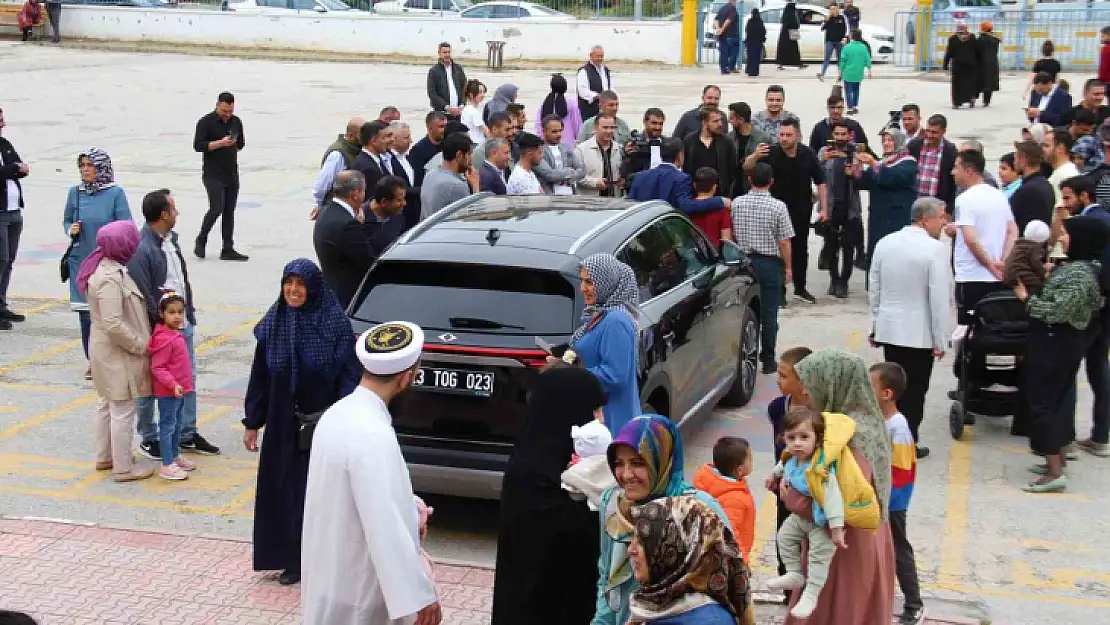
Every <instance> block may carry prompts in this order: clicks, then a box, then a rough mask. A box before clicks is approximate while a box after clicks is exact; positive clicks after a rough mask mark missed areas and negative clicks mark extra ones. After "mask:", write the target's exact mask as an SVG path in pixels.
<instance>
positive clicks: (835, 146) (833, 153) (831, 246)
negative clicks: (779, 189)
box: [817, 121, 863, 299]
mask: <svg viewBox="0 0 1110 625" xmlns="http://www.w3.org/2000/svg"><path fill="white" fill-rule="evenodd" d="M859 147H861V146H860V144H857V143H854V142H853V141H852V136H851V130H850V129H849V128H848V125H847V124H845V123H844V122H842V121H841V122H834V123H833V125H832V139H830V140H829V142H828V144H827V145H826V146H825V147H823V148H821V151H820V152H818V153H817V160H818V161H819V162H820V163H821V165H822V166H823V167H824V170H825V180H826V182H827V184H828V185H829V186H828V189H829V191H828V204H829V207H830V209H829V218H828V220H827V221H826V222H825V224H824V225H823V227H822V228H821V229H822V230H824V232H820V231H819V232H818V234H821V235H822V236H823V237H824V238H825V249H826V250H828V251H827V252H825V253H827V254H828V258H827V260H828V267H829V278H830V280H829V292H828V293H829V295H832V296H833V297H837V298H840V299H844V298H846V297H848V280H849V279H850V278H851V277H852V263H853V261H854V260H855V253H856V247H857V246H858V245H859V244H860V243H861V242H862V241H863V220H862V214H863V210H862V206H861V205H860V199H859V188H858V185H857V184H856V179H855V172H854V170H853V166H854V165H855V163H856V160H857V154H856V152H857V148H859ZM860 151H861V152H862V149H861V150H860ZM838 256H839V259H840V265H839V266H838V265H837V258H838Z"/></svg>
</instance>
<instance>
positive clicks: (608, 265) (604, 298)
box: [570, 254, 642, 345]
mask: <svg viewBox="0 0 1110 625" xmlns="http://www.w3.org/2000/svg"><path fill="white" fill-rule="evenodd" d="M582 267H585V268H586V273H587V274H588V275H589V276H590V280H592V281H593V283H594V292H595V293H596V294H597V303H595V304H594V305H592V306H586V307H585V308H584V309H583V310H582V324H581V325H580V326H578V329H577V330H575V331H574V335H572V336H571V338H570V344H571V345H574V344H575V343H577V342H578V340H579V339H581V338H582V337H583V336H585V335H586V332H587V331H589V329H590V324H591V323H592V322H593V321H594V318H595V317H598V316H601V315H604V314H605V313H607V312H609V311H611V310H616V309H623V310H624V311H625V312H627V313H628V316H629V317H631V318H632V321H634V322H636V324H637V325H639V321H640V317H641V315H642V313H641V312H640V289H639V288H638V287H637V285H636V272H634V271H632V268H631V267H629V266H628V265H626V264H624V263H622V262H621V261H619V260H617V257H616V256H613V255H612V254H591V255H590V256H587V257H586V258H585V259H584V260H583V261H582Z"/></svg>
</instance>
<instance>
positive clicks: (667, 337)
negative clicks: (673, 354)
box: [663, 331, 674, 343]
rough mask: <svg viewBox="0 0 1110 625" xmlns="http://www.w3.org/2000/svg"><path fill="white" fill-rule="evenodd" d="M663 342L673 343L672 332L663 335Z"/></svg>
mask: <svg viewBox="0 0 1110 625" xmlns="http://www.w3.org/2000/svg"><path fill="white" fill-rule="evenodd" d="M663 340H664V341H666V342H668V343H671V342H673V341H674V331H671V332H668V333H666V334H664V335H663Z"/></svg>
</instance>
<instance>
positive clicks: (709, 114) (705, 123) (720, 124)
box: [682, 108, 737, 194]
mask: <svg viewBox="0 0 1110 625" xmlns="http://www.w3.org/2000/svg"><path fill="white" fill-rule="evenodd" d="M724 117H725V116H724V113H723V112H722V111H721V110H720V109H716V108H714V109H709V108H703V109H702V111H701V131H700V132H698V133H697V134H691V135H687V137H686V138H685V139H684V140H683V142H682V144H683V149H682V154H683V157H682V171H684V172H686V175H688V176H690V177H691V178H692V177H693V176H694V173H695V172H697V171H698V170H699V169H701V168H702V167H708V168H710V169H712V170H713V171H715V172H717V188H718V189H721V192H722V193H725V194H728V193H729V191H730V190H731V189H732V182H733V176H735V175H736V166H737V165H736V164H737V160H736V146H735V145H734V144H733V143H732V139H729V138H728V135H726V134H725V123H724Z"/></svg>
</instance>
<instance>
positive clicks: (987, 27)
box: [979, 20, 994, 33]
mask: <svg viewBox="0 0 1110 625" xmlns="http://www.w3.org/2000/svg"><path fill="white" fill-rule="evenodd" d="M993 31H994V23H993V22H991V21H990V20H986V21H982V22H979V32H982V33H989V32H993Z"/></svg>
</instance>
